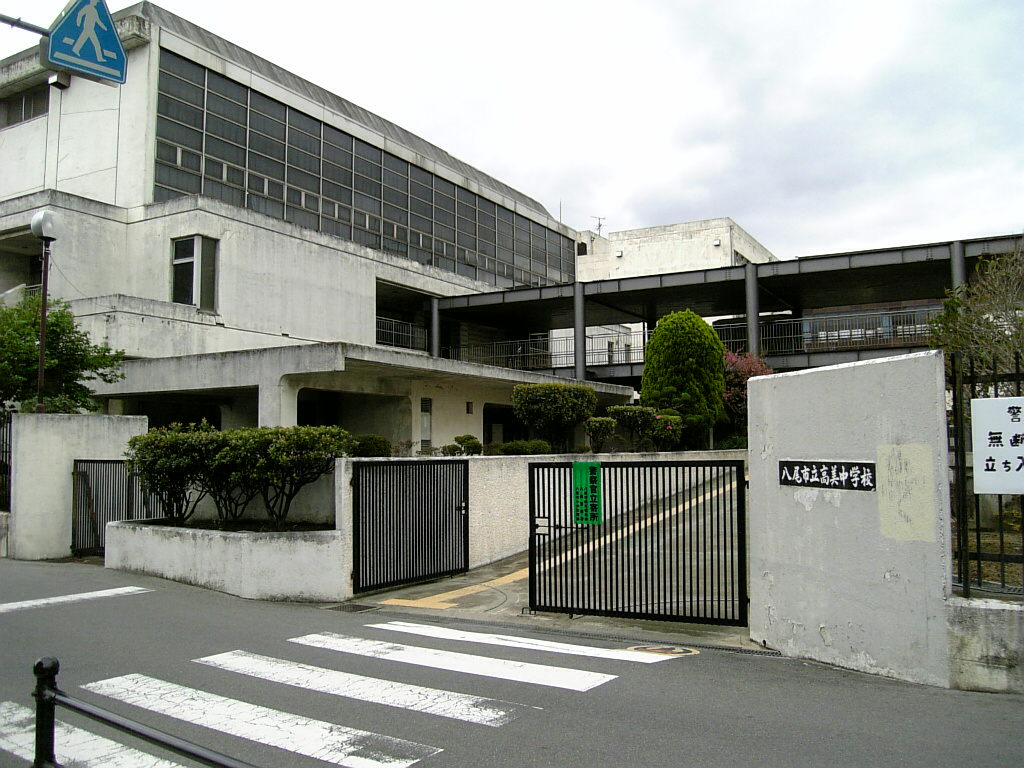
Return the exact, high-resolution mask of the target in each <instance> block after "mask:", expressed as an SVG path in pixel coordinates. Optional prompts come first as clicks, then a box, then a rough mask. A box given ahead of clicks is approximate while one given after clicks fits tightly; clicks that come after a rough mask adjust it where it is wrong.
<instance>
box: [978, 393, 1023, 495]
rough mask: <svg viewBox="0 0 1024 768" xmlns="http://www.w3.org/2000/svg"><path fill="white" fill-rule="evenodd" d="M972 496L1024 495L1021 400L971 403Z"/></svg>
mask: <svg viewBox="0 0 1024 768" xmlns="http://www.w3.org/2000/svg"><path fill="white" fill-rule="evenodd" d="M971 439H972V441H973V448H974V492H975V493H1024V397H990V398H985V399H979V400H971Z"/></svg>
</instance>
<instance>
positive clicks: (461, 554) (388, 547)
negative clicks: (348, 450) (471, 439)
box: [352, 459, 469, 592]
mask: <svg viewBox="0 0 1024 768" xmlns="http://www.w3.org/2000/svg"><path fill="white" fill-rule="evenodd" d="M468 465H469V462H468V461H466V460H465V459H461V460H453V459H438V460H436V461H373V462H362V461H358V462H355V463H354V464H353V466H352V496H353V505H352V525H353V542H352V548H353V553H354V556H355V557H354V559H355V569H354V574H353V589H354V591H355V592H368V591H370V590H374V589H382V588H384V587H391V586H396V585H398V584H411V583H413V582H417V581H425V580H427V579H432V578H437V577H440V576H449V575H452V574H455V573H464V572H465V571H466V570H467V569H468V567H469V514H468V513H469V471H468Z"/></svg>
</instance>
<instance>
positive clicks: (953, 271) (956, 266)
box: [949, 240, 967, 290]
mask: <svg viewBox="0 0 1024 768" xmlns="http://www.w3.org/2000/svg"><path fill="white" fill-rule="evenodd" d="M949 270H950V278H951V280H952V281H953V288H954V290H955V289H956V288H959V287H960V286H961V285H964V284H966V283H967V265H966V263H965V262H964V244H963V241H961V240H957V241H956V242H954V243H952V244H951V245H950V251H949Z"/></svg>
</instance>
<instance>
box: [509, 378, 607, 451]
mask: <svg viewBox="0 0 1024 768" xmlns="http://www.w3.org/2000/svg"><path fill="white" fill-rule="evenodd" d="M595 408H597V393H596V392H594V389H593V387H588V386H587V385H585V384H518V385H516V386H515V387H513V388H512V409H513V411H514V412H515V415H516V418H518V419H519V420H520V421H522V422H523V423H524V424H526V425H527V426H529V427H531V428H532V429H534V430H536V431H537V432H538V433H539V434H540V435H541V437H542V438H543V439H544V440H545V441H547V442H548V443H550V444H551V445H552V446H555V447H556V448H558V449H565V448H566V447H567V446H568V444H569V431H570V430H571V429H572V428H573V427H575V426H576V425H577V424H582V423H583V422H584V421H586V420H587V419H588V418H590V417H591V416H592V415H593V414H594V409H595Z"/></svg>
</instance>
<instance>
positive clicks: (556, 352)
mask: <svg viewBox="0 0 1024 768" xmlns="http://www.w3.org/2000/svg"><path fill="white" fill-rule="evenodd" d="M940 311H941V310H940V309H939V308H938V307H927V308H921V309H912V310H899V311H887V312H864V313H860V314H851V315H828V316H813V317H804V318H792V319H790V318H786V319H780V320H767V321H764V322H762V323H761V328H760V331H761V354H762V355H765V356H773V355H779V356H781V355H796V354H804V353H808V352H842V351H848V350H857V349H886V348H892V347H921V346H927V345H928V339H929V336H930V333H931V326H930V322H931V319H932V318H933V317H935V315H936V314H938V313H939V312H940ZM714 327H715V330H716V331H717V332H718V336H719V338H721V339H722V343H723V344H724V345H725V348H726V349H729V350H731V351H733V352H737V353H743V352H746V351H747V325H746V323H717V324H715V326H714ZM378 335H379V332H378ZM645 346H646V339H645V337H644V333H643V331H635V332H633V333H612V334H598V335H594V336H588V337H587V365H588V366H599V365H629V364H634V363H643V361H644V348H645ZM573 350H574V343H573V338H572V337H571V336H548V335H547V334H543V335H541V334H538V335H537V336H534V337H531V338H529V339H517V340H512V341H496V342H492V343H490V344H465V345H462V346H456V347H447V348H445V349H443V350H442V351H441V354H442V356H443V357H447V358H450V359H453V360H463V361H466V362H472V363H483V364H484V365H497V366H501V367H503V368H518V369H520V370H542V369H550V368H571V367H572V366H573V365H574V352H573Z"/></svg>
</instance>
